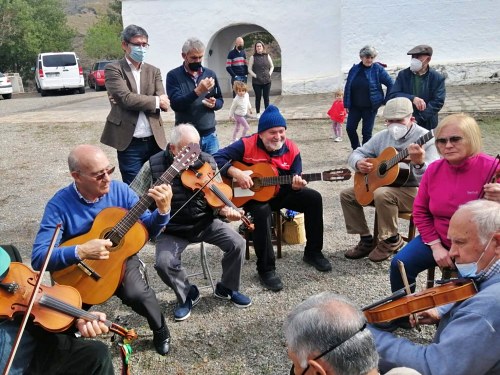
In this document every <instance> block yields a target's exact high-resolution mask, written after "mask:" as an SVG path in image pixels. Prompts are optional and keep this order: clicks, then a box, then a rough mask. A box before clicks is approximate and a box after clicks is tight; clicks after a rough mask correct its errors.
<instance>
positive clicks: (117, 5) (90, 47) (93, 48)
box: [83, 0, 123, 59]
mask: <svg viewBox="0 0 500 375" xmlns="http://www.w3.org/2000/svg"><path fill="white" fill-rule="evenodd" d="M121 11H122V4H121V2H120V1H118V0H115V1H114V2H112V3H110V4H109V8H108V11H107V14H106V16H103V17H100V18H99V20H98V21H97V22H96V23H95V24H94V26H92V27H90V28H89V29H88V30H87V35H86V36H85V40H84V41H83V49H84V50H85V53H86V54H87V55H88V56H89V57H93V58H95V59H118V58H120V57H121V56H123V51H122V48H121V39H120V33H121V32H122V30H123V25H122V16H121Z"/></svg>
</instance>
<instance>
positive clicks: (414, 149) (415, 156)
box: [408, 143, 425, 164]
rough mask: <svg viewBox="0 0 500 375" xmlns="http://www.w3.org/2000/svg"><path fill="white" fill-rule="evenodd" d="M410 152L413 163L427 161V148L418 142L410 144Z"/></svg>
mask: <svg viewBox="0 0 500 375" xmlns="http://www.w3.org/2000/svg"><path fill="white" fill-rule="evenodd" d="M408 154H409V156H410V161H411V162H412V163H413V164H424V163H425V150H424V149H423V148H422V147H421V146H419V145H417V144H416V143H412V144H410V145H408Z"/></svg>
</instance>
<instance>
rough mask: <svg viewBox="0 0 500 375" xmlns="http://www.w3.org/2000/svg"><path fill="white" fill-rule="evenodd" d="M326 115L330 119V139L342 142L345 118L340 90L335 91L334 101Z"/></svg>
mask: <svg viewBox="0 0 500 375" xmlns="http://www.w3.org/2000/svg"><path fill="white" fill-rule="evenodd" d="M327 113H328V116H330V118H331V119H332V133H333V136H332V137H330V138H334V141H335V142H342V124H343V123H344V119H345V116H346V110H345V108H344V91H343V90H342V89H337V90H336V91H335V101H334V102H333V104H332V107H331V108H330V109H329V111H328V112H327Z"/></svg>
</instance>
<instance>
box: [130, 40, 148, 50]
mask: <svg viewBox="0 0 500 375" xmlns="http://www.w3.org/2000/svg"><path fill="white" fill-rule="evenodd" d="M128 44H129V45H131V46H135V47H142V48H144V49H148V48H149V43H132V42H128Z"/></svg>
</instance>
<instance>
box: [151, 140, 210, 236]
mask: <svg viewBox="0 0 500 375" xmlns="http://www.w3.org/2000/svg"><path fill="white" fill-rule="evenodd" d="M168 150H169V145H167V149H166V151H161V152H159V153H157V154H155V155H153V156H152V157H151V158H150V159H149V165H150V167H151V174H152V176H153V183H155V182H156V181H157V180H158V178H160V177H161V175H162V174H163V173H164V172H165V171H166V170H167V169H168V168H169V167H170V166H171V165H172V163H173V161H174V157H173V155H172V154H171V153H170V152H169V151H168ZM200 160H201V161H200ZM202 162H208V163H209V164H210V166H211V167H212V169H214V170H215V169H216V163H215V160H214V158H213V157H212V155H210V154H207V153H205V152H202V153H201V154H200V157H199V160H198V161H197V162H195V163H194V165H193V166H192V167H191V168H195V167H196V164H197V163H202ZM181 173H182V171H181V172H180V173H179V174H178V175H177V176H175V177H174V179H173V180H172V193H173V196H172V204H171V205H172V207H171V211H170V214H171V215H173V214H174V213H175V216H174V217H173V218H172V219H171V220H170V222H169V223H168V225H167V226H166V227H165V231H164V233H169V234H173V235H175V236H178V237H183V238H187V239H190V238H191V239H192V242H195V241H196V238H195V237H196V235H197V234H199V233H200V232H201V231H202V230H203V229H205V228H206V227H207V225H209V224H210V223H211V222H212V221H213V219H214V213H213V209H212V208H211V207H210V206H209V205H208V204H207V201H206V200H205V198H204V194H203V192H200V193H198V194H197V195H196V196H195V197H194V198H193V199H192V200H191V201H190V202H189V203H188V204H187V205H186V206H184V208H182V210H180V211H179V209H180V208H181V207H182V205H183V204H184V203H186V201H187V200H188V199H189V198H191V196H192V195H193V194H194V191H193V190H191V189H190V188H186V187H184V185H183V184H182V181H181ZM177 211H179V212H177Z"/></svg>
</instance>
